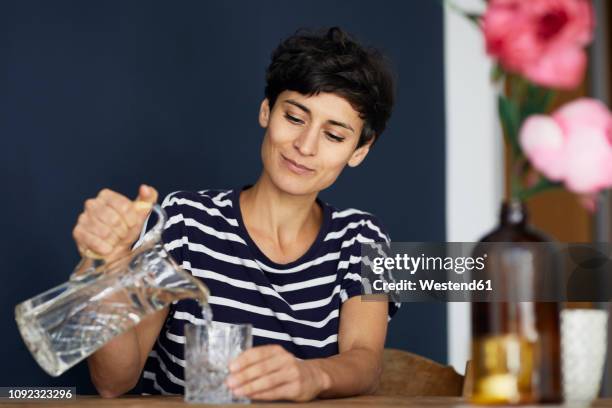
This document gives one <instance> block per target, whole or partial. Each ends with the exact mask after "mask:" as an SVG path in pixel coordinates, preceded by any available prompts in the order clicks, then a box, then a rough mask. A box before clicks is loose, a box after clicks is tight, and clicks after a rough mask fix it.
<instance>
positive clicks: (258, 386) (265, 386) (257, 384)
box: [232, 370, 295, 397]
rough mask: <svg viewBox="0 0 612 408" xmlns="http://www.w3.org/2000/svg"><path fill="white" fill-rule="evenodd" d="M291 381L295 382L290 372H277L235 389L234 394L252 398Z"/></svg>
mask: <svg viewBox="0 0 612 408" xmlns="http://www.w3.org/2000/svg"><path fill="white" fill-rule="evenodd" d="M291 381H295V378H292V376H291V375H290V373H289V372H288V370H277V371H274V372H272V373H268V374H266V375H264V376H261V377H259V378H256V379H255V380H253V381H251V382H248V383H246V384H244V385H242V386H240V387H238V388H234V389H233V390H232V392H233V393H234V394H236V395H238V396H249V397H250V396H252V395H254V394H259V393H263V392H265V391H269V390H272V389H274V388H278V387H279V386H280V385H282V384H285V383H288V382H291Z"/></svg>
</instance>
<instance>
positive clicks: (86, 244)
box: [73, 225, 113, 255]
mask: <svg viewBox="0 0 612 408" xmlns="http://www.w3.org/2000/svg"><path fill="white" fill-rule="evenodd" d="M73 235H74V238H75V240H76V241H77V242H79V243H80V247H81V248H80V250H85V252H86V250H87V249H89V250H91V251H93V252H96V253H98V254H101V255H108V254H110V253H111V252H112V251H113V246H112V245H111V244H109V243H108V242H106V241H104V240H103V239H101V238H99V237H98V236H96V235H94V234H92V233H90V232H88V231H86V230H85V229H84V228H83V227H81V226H80V225H77V226H76V227H75V228H74V231H73Z"/></svg>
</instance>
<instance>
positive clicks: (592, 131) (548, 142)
mask: <svg viewBox="0 0 612 408" xmlns="http://www.w3.org/2000/svg"><path fill="white" fill-rule="evenodd" d="M519 137H520V144H521V148H522V149H523V152H524V153H525V155H526V156H527V158H528V159H529V161H530V162H531V163H532V164H533V167H534V168H535V169H536V170H538V171H539V172H541V173H542V174H543V175H544V176H546V177H547V178H548V179H549V180H552V181H562V182H563V183H564V184H565V186H566V187H567V188H568V190H570V191H573V192H575V193H579V194H593V193H597V192H599V191H600V190H603V189H606V188H610V187H612V113H610V111H609V110H608V108H606V106H605V105H604V104H603V103H601V102H599V101H597V100H594V99H589V98H582V99H578V100H576V101H573V102H571V103H568V104H566V105H564V106H563V107H561V108H560V109H559V110H557V111H555V112H554V113H553V114H552V116H546V115H533V116H530V117H529V118H528V119H527V120H526V121H525V123H524V124H523V126H522V128H521V131H520V136H519Z"/></svg>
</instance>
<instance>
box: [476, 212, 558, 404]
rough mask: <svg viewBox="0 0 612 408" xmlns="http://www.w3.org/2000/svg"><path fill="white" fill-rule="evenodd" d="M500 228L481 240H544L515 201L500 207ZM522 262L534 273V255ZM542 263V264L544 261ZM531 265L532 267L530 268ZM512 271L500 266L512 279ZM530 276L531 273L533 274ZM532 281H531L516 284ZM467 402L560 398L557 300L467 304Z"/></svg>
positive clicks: (529, 283)
mask: <svg viewBox="0 0 612 408" xmlns="http://www.w3.org/2000/svg"><path fill="white" fill-rule="evenodd" d="M500 218H501V219H500V226H499V227H498V228H496V229H495V230H494V231H492V232H491V233H490V234H488V235H487V236H485V237H484V238H483V239H482V240H481V242H485V243H486V242H506V243H512V242H517V243H521V242H522V243H525V242H546V241H548V240H547V239H546V237H545V236H544V235H542V234H540V233H538V232H536V231H533V230H532V229H530V228H529V227H528V226H527V222H526V221H527V216H526V209H525V207H524V205H523V204H522V203H520V202H510V203H505V204H504V205H503V206H502V211H501V217H500ZM538 256H542V255H541V254H539V253H537V252H534V253H533V258H532V259H535V261H534V262H533V264H530V265H525V266H526V267H527V268H531V269H533V270H534V272H535V273H536V274H537V273H538V272H540V271H538V270H537V268H538V267H537V265H540V264H542V263H538V262H537V257H538ZM543 264H547V263H546V262H544V263H543ZM534 265H535V266H534ZM512 272H513V271H512V270H504V271H502V273H506V274H508V276H507V278H508V279H512V277H513V276H512ZM534 276H535V275H534ZM521 284H522V285H531V284H533V285H534V286H535V285H536V282H526V283H525V282H521ZM472 367H473V368H472V369H473V375H474V379H473V383H472V390H471V395H470V400H471V401H472V402H473V403H477V404H528V403H537V402H560V401H561V366H560V334H559V304H558V303H552V302H488V303H485V302H474V303H472Z"/></svg>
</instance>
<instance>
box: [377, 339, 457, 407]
mask: <svg viewBox="0 0 612 408" xmlns="http://www.w3.org/2000/svg"><path fill="white" fill-rule="evenodd" d="M462 389H463V376H462V375H460V374H457V372H456V371H455V370H454V369H453V368H452V367H450V366H444V365H442V364H439V363H436V362H435V361H433V360H430V359H428V358H425V357H421V356H419V355H416V354H413V353H409V352H407V351H403V350H397V349H385V350H384V354H383V372H382V376H381V379H380V385H379V387H378V390H377V391H376V393H375V395H384V396H395V397H420V396H448V397H459V396H461V395H462Z"/></svg>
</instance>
